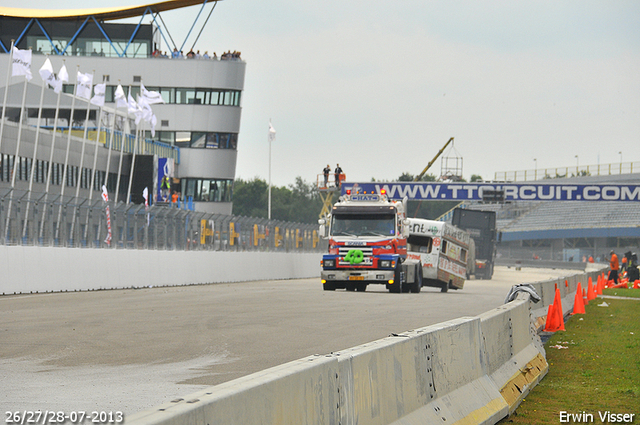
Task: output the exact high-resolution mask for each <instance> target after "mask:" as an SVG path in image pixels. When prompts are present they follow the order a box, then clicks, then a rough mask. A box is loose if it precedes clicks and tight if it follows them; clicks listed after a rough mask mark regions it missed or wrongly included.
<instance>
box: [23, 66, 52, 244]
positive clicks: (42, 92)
mask: <svg viewBox="0 0 640 425" xmlns="http://www.w3.org/2000/svg"><path fill="white" fill-rule="evenodd" d="M48 58H49V55H47V59H48ZM46 85H47V82H46V81H44V80H42V90H41V91H40V106H39V108H38V125H37V126H36V139H35V141H34V147H33V159H32V160H31V173H30V174H31V175H30V176H29V190H28V191H27V206H26V208H25V212H24V226H23V227H22V239H23V240H24V239H25V238H26V237H27V223H28V222H29V205H30V204H31V190H32V189H33V176H34V172H35V169H36V161H37V155H38V141H39V139H40V121H41V119H42V104H43V103H44V89H45V86H46Z"/></svg>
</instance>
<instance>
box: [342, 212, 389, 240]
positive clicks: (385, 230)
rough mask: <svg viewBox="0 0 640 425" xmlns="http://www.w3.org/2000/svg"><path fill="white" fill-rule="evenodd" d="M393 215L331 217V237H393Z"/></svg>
mask: <svg viewBox="0 0 640 425" xmlns="http://www.w3.org/2000/svg"><path fill="white" fill-rule="evenodd" d="M395 233H396V222H395V215H394V214H358V215H355V214H345V215H334V216H332V217H331V234H332V235H333V236H393V235H395Z"/></svg>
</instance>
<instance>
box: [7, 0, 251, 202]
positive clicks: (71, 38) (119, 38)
mask: <svg viewBox="0 0 640 425" xmlns="http://www.w3.org/2000/svg"><path fill="white" fill-rule="evenodd" d="M197 5H200V6H201V7H202V8H204V7H210V5H214V6H215V2H209V3H207V1H206V0H173V1H164V2H161V3H157V4H151V5H147V6H140V7H129V8H102V9H90V10H29V9H16V8H7V7H0V102H3V100H4V98H5V94H6V99H7V100H6V104H4V103H2V104H0V107H2V108H3V114H4V117H5V119H4V125H3V130H2V133H3V134H1V135H0V192H1V193H0V196H2V195H3V194H7V193H8V192H9V191H11V192H13V193H20V192H21V191H23V192H26V191H27V190H28V189H29V187H31V186H32V192H33V193H34V194H37V193H40V194H41V193H44V192H45V189H46V175H47V172H48V170H49V169H51V170H52V174H53V176H52V178H51V188H50V193H51V194H52V195H58V196H59V195H64V197H63V198H66V197H74V196H75V194H76V193H79V196H78V198H85V199H86V198H92V199H94V200H95V199H100V192H101V184H102V182H105V183H107V187H108V189H109V193H111V196H112V197H113V195H114V194H115V193H117V196H118V199H119V200H121V201H125V202H126V201H127V200H131V201H132V202H136V203H141V202H143V199H142V188H143V187H147V186H151V187H149V191H150V192H151V193H152V194H153V195H154V196H153V197H151V199H150V202H154V200H156V199H157V198H158V197H159V196H160V194H161V191H160V181H161V179H162V176H163V175H165V174H166V175H168V176H169V177H170V178H171V179H170V182H171V185H172V187H171V190H175V191H177V192H180V193H181V199H182V200H183V201H191V202H192V203H191V202H190V205H193V206H194V208H195V209H196V210H198V211H203V212H211V213H220V214H231V210H232V200H233V197H232V188H233V181H234V178H235V169H236V161H237V147H238V133H239V129H240V116H241V110H242V108H241V98H242V92H243V87H244V76H245V66H246V64H245V62H244V61H243V60H242V59H240V58H239V57H238V56H234V57H229V58H226V59H225V60H220V59H217V58H216V59H211V58H202V57H200V58H190V59H187V58H171V52H172V51H174V50H175V51H179V50H181V49H182V48H183V46H184V43H183V45H182V46H180V45H175V44H172V43H173V39H172V38H171V37H170V36H169V34H168V30H167V29H166V27H163V20H162V19H158V18H159V14H160V13H161V12H168V11H171V10H173V9H177V8H182V7H186V6H197ZM211 11H213V10H211ZM123 18H140V24H129V23H117V22H114V21H117V20H120V19H123ZM143 18H144V19H147V18H150V20H151V21H152V23H150V24H142V20H143ZM194 24H195V22H194ZM205 24H206V22H205ZM194 33H197V31H194ZM12 40H15V45H16V47H17V48H18V49H22V50H25V49H31V50H32V52H33V56H32V64H31V72H32V74H33V79H32V80H31V81H30V82H29V83H28V84H26V86H25V82H24V81H25V79H24V77H21V76H20V77H18V76H16V77H12V76H11V75H10V72H11V71H10V63H9V58H10V54H9V51H10V48H11V44H12ZM169 41H171V43H169ZM185 42H186V40H185ZM163 46H165V47H163ZM166 46H170V47H166ZM164 52H166V54H167V56H168V57H163V56H164V55H163V54H161V53H164ZM203 53H204V52H203ZM211 53H213V52H211ZM47 57H49V59H50V60H51V63H52V65H53V69H54V71H55V72H56V73H57V72H58V70H59V69H60V68H61V67H62V65H63V64H64V65H65V66H66V68H67V71H68V73H69V76H70V78H69V82H68V83H67V84H66V85H65V87H64V90H63V91H64V93H65V94H63V95H62V96H61V99H60V107H59V108H58V107H57V101H58V96H57V95H56V94H55V93H54V92H53V90H51V89H48V88H47V89H46V90H44V92H43V91H42V85H43V82H42V79H41V78H40V76H39V75H38V70H39V69H40V68H41V67H42V65H43V64H44V63H45V60H46V58H47ZM76 70H77V71H80V72H82V73H91V74H93V83H94V84H97V83H102V82H104V83H106V85H107V87H106V93H105V102H106V103H105V107H104V108H103V110H102V113H101V111H100V108H99V107H97V106H93V105H89V104H88V102H86V101H85V100H80V99H78V98H76V99H75V106H74V108H72V105H73V104H74V99H73V96H72V95H71V93H73V91H74V83H75V81H76ZM8 73H9V74H8ZM142 84H144V86H145V87H146V89H147V90H151V91H157V92H159V93H160V95H161V96H162V99H163V100H164V104H154V105H152V109H153V112H154V114H155V116H156V118H157V125H156V127H155V135H153V136H152V134H151V127H150V125H149V124H145V123H144V122H142V123H140V124H139V125H136V124H135V123H134V119H133V116H129V117H128V118H126V119H124V118H123V119H121V120H116V124H115V131H114V134H115V136H114V138H113V139H112V138H111V128H112V127H113V126H112V123H113V119H114V116H115V115H114V111H115V110H116V104H115V91H116V88H117V86H118V85H122V86H123V88H124V90H125V92H129V91H131V94H132V95H133V96H134V98H136V96H137V95H138V94H139V93H140V90H141V85H142ZM25 87H26V92H25V91H24V90H25ZM41 92H42V93H43V96H44V97H43V101H42V108H40V104H41V103H40V96H41ZM23 93H26V95H24V96H23ZM23 104H24V113H22V119H20V117H21V113H20V111H21V110H22V108H23V106H22V105H23ZM72 109H73V111H74V113H73V117H72V118H71V119H70V116H71V111H72ZM87 109H89V112H88V115H87ZM40 110H41V111H42V112H41V114H42V120H41V121H40V125H41V128H40V129H39V130H37V129H36V127H37V125H38V121H39V120H38V114H39V113H40ZM119 111H120V113H121V114H123V115H124V114H126V109H123V108H120V109H119ZM56 112H58V113H59V119H58V120H57V122H55V119H54V118H55V115H56ZM87 116H88V117H89V120H88V125H87V127H88V130H89V132H88V137H87V138H86V139H85V138H84V136H83V132H84V127H85V126H84V122H85V118H86V117H87ZM70 121H71V125H70V124H69V122H70ZM54 126H55V127H57V130H58V131H57V134H56V135H53V133H52V129H53V127H54ZM69 127H71V128H72V130H73V131H72V136H71V137H70V138H69V137H68V135H67V130H68V129H69ZM98 127H100V130H101V133H100V138H99V139H98V141H97V142H96V141H93V140H91V137H94V140H95V134H96V131H97V130H98ZM136 130H139V131H140V134H141V135H142V136H143V137H140V138H139V139H138V142H135V134H136ZM36 139H37V140H38V142H37V143H36ZM67 147H69V150H68V151H67ZM52 150H53V154H51V151H52ZM134 156H135V162H134V161H133V158H134ZM94 162H95V164H96V166H95V167H94ZM65 164H66V165H67V168H66V182H63V181H62V176H63V175H65V170H64V165H65ZM132 164H135V165H134V166H133V167H132ZM107 167H108V169H107ZM32 168H35V172H34V178H33V179H31V178H30V175H31V169H32ZM132 168H133V169H134V172H133V176H131V175H130V174H131V170H132ZM94 169H95V175H96V177H95V178H92V175H93V174H94ZM13 173H15V175H16V178H15V180H14V181H13V182H12V176H13ZM130 177H133V178H132V180H133V188H132V190H131V195H130V197H129V199H127V193H128V183H129V180H130ZM92 181H93V182H94V184H93V187H91V182H92ZM118 182H119V187H116V186H117V185H118ZM63 187H66V191H65V190H63Z"/></svg>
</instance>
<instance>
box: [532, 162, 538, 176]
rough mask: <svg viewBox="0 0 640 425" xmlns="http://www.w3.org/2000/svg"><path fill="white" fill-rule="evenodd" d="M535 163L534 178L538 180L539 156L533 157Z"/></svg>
mask: <svg viewBox="0 0 640 425" xmlns="http://www.w3.org/2000/svg"><path fill="white" fill-rule="evenodd" d="M533 163H534V166H535V168H534V171H533V179H534V180H538V158H533Z"/></svg>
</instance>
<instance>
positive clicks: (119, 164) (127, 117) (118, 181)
mask: <svg viewBox="0 0 640 425" xmlns="http://www.w3.org/2000/svg"><path fill="white" fill-rule="evenodd" d="M129 93H131V84H129V91H128V92H127V103H128V95H129ZM117 105H118V104H117V103H116V109H117ZM128 119H129V106H127V116H126V117H125V119H124V120H125V123H124V126H125V128H126V126H127V120H128ZM124 138H125V133H124V129H123V131H122V143H121V144H120V162H119V163H118V179H117V181H116V199H115V202H116V204H118V195H119V194H120V173H122V157H123V156H124Z"/></svg>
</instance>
